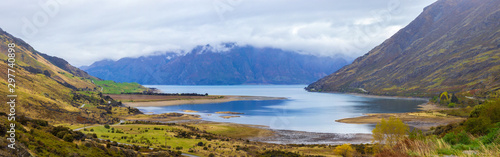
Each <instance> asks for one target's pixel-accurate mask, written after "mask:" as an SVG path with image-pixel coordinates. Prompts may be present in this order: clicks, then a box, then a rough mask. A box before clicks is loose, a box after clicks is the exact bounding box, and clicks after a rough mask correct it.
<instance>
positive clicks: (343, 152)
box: [333, 143, 356, 157]
mask: <svg viewBox="0 0 500 157" xmlns="http://www.w3.org/2000/svg"><path fill="white" fill-rule="evenodd" d="M355 151H356V150H354V149H353V148H352V147H351V144H350V143H346V144H343V145H341V146H337V147H336V148H335V149H334V150H333V152H334V153H335V154H337V155H340V156H343V157H352V156H353V154H354V152H355Z"/></svg>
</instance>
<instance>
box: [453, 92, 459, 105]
mask: <svg viewBox="0 0 500 157" xmlns="http://www.w3.org/2000/svg"><path fill="white" fill-rule="evenodd" d="M451 102H452V103H458V97H457V96H455V93H453V94H452V95H451Z"/></svg>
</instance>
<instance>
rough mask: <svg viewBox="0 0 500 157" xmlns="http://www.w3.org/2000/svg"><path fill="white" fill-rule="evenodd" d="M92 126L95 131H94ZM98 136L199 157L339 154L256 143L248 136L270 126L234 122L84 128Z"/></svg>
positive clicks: (322, 149)
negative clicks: (267, 153) (290, 153)
mask: <svg viewBox="0 0 500 157" xmlns="http://www.w3.org/2000/svg"><path fill="white" fill-rule="evenodd" d="M91 129H92V130H91ZM83 132H84V133H86V134H94V133H95V134H96V135H97V137H98V138H101V139H105V140H111V141H116V142H118V143H125V144H131V145H138V146H143V147H149V148H158V149H163V150H173V151H182V152H184V153H188V154H195V155H199V156H209V155H210V154H214V155H215V156H257V155H259V154H261V153H264V152H265V151H271V150H279V151H287V152H294V153H297V154H301V155H321V156H335V155H334V153H333V151H332V150H333V148H334V146H327V145H312V146H311V145H293V146H288V145H278V144H269V143H260V142H252V141H248V140H246V138H250V137H255V136H268V135H270V134H272V132H271V131H269V130H266V129H259V128H255V127H251V126H245V125H240V124H230V123H201V124H194V123H193V124H168V125H167V124H162V125H157V124H124V125H111V126H109V128H106V126H96V127H92V128H87V129H86V130H84V131H83Z"/></svg>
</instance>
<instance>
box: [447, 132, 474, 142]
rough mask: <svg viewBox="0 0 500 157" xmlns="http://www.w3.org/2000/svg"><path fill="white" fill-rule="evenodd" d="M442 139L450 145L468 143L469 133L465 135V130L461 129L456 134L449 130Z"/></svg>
mask: <svg viewBox="0 0 500 157" xmlns="http://www.w3.org/2000/svg"><path fill="white" fill-rule="evenodd" d="M443 140H444V141H445V142H447V143H449V144H451V145H456V144H464V145H468V144H471V139H470V137H469V135H467V133H466V132H465V131H462V132H460V133H458V134H455V133H453V132H450V133H448V134H446V135H445V136H444V137H443Z"/></svg>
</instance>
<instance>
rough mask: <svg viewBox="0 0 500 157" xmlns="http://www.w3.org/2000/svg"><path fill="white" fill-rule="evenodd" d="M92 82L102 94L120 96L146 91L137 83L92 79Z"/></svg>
mask: <svg viewBox="0 0 500 157" xmlns="http://www.w3.org/2000/svg"><path fill="white" fill-rule="evenodd" d="M92 82H93V83H94V84H95V85H97V86H98V87H100V88H101V89H102V91H101V92H102V93H104V94H121V93H137V92H142V91H145V90H147V88H146V87H144V86H142V85H140V84H138V83H135V82H133V83H117V82H114V81H111V80H104V81H101V80H96V79H92Z"/></svg>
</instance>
